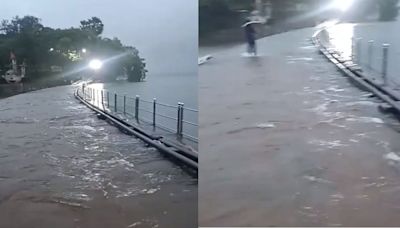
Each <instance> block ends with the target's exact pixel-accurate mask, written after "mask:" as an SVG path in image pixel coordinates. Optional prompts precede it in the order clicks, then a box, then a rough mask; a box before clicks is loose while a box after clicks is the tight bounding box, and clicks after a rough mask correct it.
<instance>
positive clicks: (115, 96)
mask: <svg viewBox="0 0 400 228" xmlns="http://www.w3.org/2000/svg"><path fill="white" fill-rule="evenodd" d="M114 111H115V112H117V111H118V108H117V93H114Z"/></svg>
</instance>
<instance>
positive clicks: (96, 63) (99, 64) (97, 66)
mask: <svg viewBox="0 0 400 228" xmlns="http://www.w3.org/2000/svg"><path fill="white" fill-rule="evenodd" d="M102 66H103V63H102V62H101V61H100V60H98V59H93V60H91V61H90V62H89V67H90V68H91V69H93V70H99V69H100V68H101V67H102Z"/></svg>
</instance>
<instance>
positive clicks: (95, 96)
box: [80, 85, 199, 143]
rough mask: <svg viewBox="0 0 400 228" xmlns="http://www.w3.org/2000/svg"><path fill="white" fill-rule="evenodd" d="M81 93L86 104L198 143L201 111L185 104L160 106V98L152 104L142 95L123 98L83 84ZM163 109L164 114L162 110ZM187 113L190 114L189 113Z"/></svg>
mask: <svg viewBox="0 0 400 228" xmlns="http://www.w3.org/2000/svg"><path fill="white" fill-rule="evenodd" d="M80 92H82V94H83V96H82V98H83V99H84V100H85V101H88V102H90V103H91V104H92V105H94V106H96V107H101V108H102V109H103V108H104V110H106V111H107V112H109V113H118V114H121V115H124V116H126V117H128V118H131V119H132V118H134V119H136V121H143V122H146V123H150V124H152V125H153V127H156V128H157V127H158V128H160V129H163V130H165V131H168V132H170V133H175V134H176V135H178V136H180V137H182V138H187V139H189V140H191V141H194V142H196V143H198V137H197V128H198V126H199V125H198V124H197V123H196V122H197V119H198V110H197V109H194V108H189V107H185V106H184V104H183V103H178V105H177V106H175V105H171V104H165V103H160V102H158V101H157V99H156V98H154V99H153V101H148V100H145V99H142V98H140V96H138V95H137V96H136V97H135V98H133V97H130V96H127V95H126V94H124V95H119V94H118V93H117V92H111V91H109V90H105V89H95V88H92V87H86V85H82V88H81V89H80ZM132 101H134V102H132ZM144 103H145V104H144ZM141 104H143V106H142V105H141ZM160 107H163V108H162V109H161V110H162V111H159V110H158V108H160ZM132 111H133V112H132ZM185 111H186V112H188V113H186V114H185ZM160 112H161V113H160ZM172 113H175V117H173V116H170V115H171V114H172ZM157 117H158V118H157ZM188 117H189V119H188ZM159 118H161V120H160V119H159ZM172 126H176V129H173V127H172Z"/></svg>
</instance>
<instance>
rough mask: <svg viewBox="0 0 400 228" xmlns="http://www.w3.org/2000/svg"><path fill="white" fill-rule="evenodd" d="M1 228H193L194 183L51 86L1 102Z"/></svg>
mask: <svg viewBox="0 0 400 228" xmlns="http://www.w3.org/2000/svg"><path fill="white" fill-rule="evenodd" d="M0 227H8V228H12V227H18V228H21V227H29V228H31V227H41V228H46V227H49V228H50V227H51V228H52V227H81V228H86V227H96V228H97V227H135V228H136V227H185V228H186V227H197V180H196V179H195V178H193V177H191V176H189V175H188V174H187V173H186V172H185V171H184V170H182V169H181V168H180V167H179V166H177V165H176V164H174V163H172V162H171V161H170V160H168V159H166V158H165V157H164V156H162V155H161V154H160V153H159V152H158V151H156V150H155V149H152V148H149V147H146V146H145V145H144V144H143V143H142V142H141V141H139V140H138V139H135V138H133V137H131V136H128V135H125V134H122V133H121V132H119V130H118V129H117V128H115V127H113V126H111V125H109V124H108V123H106V122H105V121H103V120H99V119H98V118H97V117H96V115H95V114H94V113H93V112H91V111H90V110H89V109H88V108H87V107H86V106H84V105H82V104H79V103H78V102H77V100H75V98H74V97H73V87H71V86H67V87H56V88H51V89H45V90H40V91H35V92H31V93H26V94H21V95H17V96H13V97H10V98H7V99H2V100H0Z"/></svg>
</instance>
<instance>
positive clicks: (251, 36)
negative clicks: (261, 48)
mask: <svg viewBox="0 0 400 228" xmlns="http://www.w3.org/2000/svg"><path fill="white" fill-rule="evenodd" d="M244 32H245V34H246V40H247V44H248V52H249V53H254V54H256V31H255V30H254V28H253V26H252V25H246V26H245V27H244Z"/></svg>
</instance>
